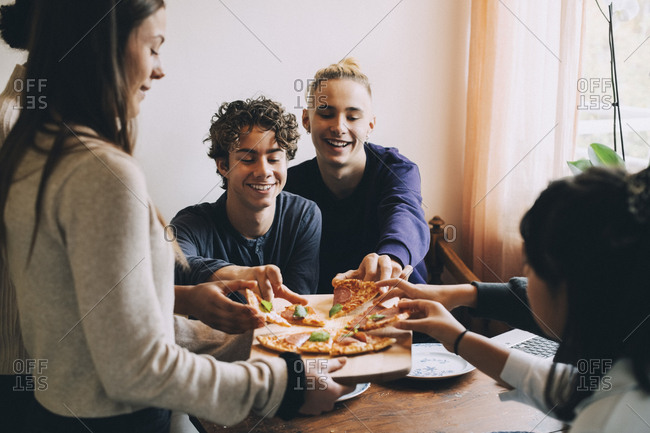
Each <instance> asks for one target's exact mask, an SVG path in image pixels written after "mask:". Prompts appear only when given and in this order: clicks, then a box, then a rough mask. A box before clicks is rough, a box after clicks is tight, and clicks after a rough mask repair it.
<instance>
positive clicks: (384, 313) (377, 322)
mask: <svg viewBox="0 0 650 433" xmlns="http://www.w3.org/2000/svg"><path fill="white" fill-rule="evenodd" d="M408 318H409V313H406V312H400V310H399V307H397V306H394V307H382V306H378V305H373V306H371V307H370V308H368V309H367V310H366V311H364V312H363V314H360V315H358V316H357V317H355V318H354V319H352V320H350V321H349V322H348V324H347V325H346V328H347V329H352V330H354V329H357V330H360V331H371V330H373V329H379V328H385V327H386V326H390V325H392V324H393V323H395V322H399V321H400V320H405V319H408Z"/></svg>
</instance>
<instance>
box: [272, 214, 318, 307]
mask: <svg viewBox="0 0 650 433" xmlns="http://www.w3.org/2000/svg"><path fill="white" fill-rule="evenodd" d="M289 229H290V227H284V228H283V230H284V231H286V230H289ZM321 229H322V217H321V212H320V209H318V206H316V204H315V203H312V202H309V206H308V207H307V209H305V211H304V212H303V215H302V218H301V220H300V225H299V227H298V233H297V235H296V239H295V245H294V248H293V251H292V253H291V257H290V258H289V261H288V262H287V266H285V268H284V269H283V270H282V279H283V281H284V284H285V285H286V286H287V287H288V288H290V289H291V290H293V291H294V292H296V293H301V294H303V295H309V294H314V293H316V291H317V289H318V270H319V265H318V257H319V250H320V237H321Z"/></svg>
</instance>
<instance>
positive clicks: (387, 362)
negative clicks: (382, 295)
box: [250, 295, 412, 385]
mask: <svg viewBox="0 0 650 433" xmlns="http://www.w3.org/2000/svg"><path fill="white" fill-rule="evenodd" d="M305 297H306V298H307V299H308V301H309V304H308V305H309V306H311V307H312V308H313V309H314V310H315V311H316V312H317V313H318V314H320V315H321V317H323V318H326V319H327V318H328V316H329V310H330V308H331V307H332V295H306V296H305ZM393 301H394V302H396V301H397V300H393ZM388 304H390V301H388ZM287 305H290V303H289V302H288V301H286V300H285V299H279V298H276V299H274V301H273V309H274V310H275V311H276V312H278V313H281V312H282V311H284V309H285V307H286V306H287ZM368 306H369V304H367V305H364V306H362V307H361V308H359V309H357V310H355V311H354V312H353V313H351V314H350V315H348V316H343V317H338V318H336V319H332V320H329V321H328V322H327V324H326V325H325V328H326V329H339V328H342V327H343V326H344V325H346V324H347V323H348V322H349V321H350V320H351V319H352V317H354V316H355V315H356V314H359V313H362V312H363V311H365V309H366V308H368ZM315 329H316V328H314V327H310V326H295V325H294V326H292V327H291V328H287V327H283V326H279V325H273V324H266V326H264V327H262V328H259V329H257V330H255V336H257V335H264V334H270V333H273V334H283V333H287V332H292V333H293V332H300V331H314V330H315ZM369 334H372V335H380V336H384V337H393V338H395V339H396V340H397V342H396V343H395V344H393V345H392V346H391V347H389V348H387V349H384V350H382V351H380V352H373V353H365V354H360V355H352V356H346V358H347V362H346V364H345V366H344V367H343V368H342V369H340V370H337V371H335V372H333V373H332V374H331V376H332V378H333V379H334V380H336V381H337V382H339V383H342V384H346V385H347V384H355V383H364V382H385V381H389V380H394V379H399V378H400V377H404V376H406V375H407V374H408V373H409V372H410V371H411V340H412V333H411V331H405V330H401V329H397V328H393V327H392V326H391V327H387V328H383V329H378V330H375V331H370V332H369ZM277 356H278V353H277V352H274V351H272V350H268V349H266V348H264V347H262V346H261V345H260V344H259V342H258V341H257V339H256V338H255V339H253V347H252V349H251V356H250V358H251V359H254V358H265V357H277ZM302 357H303V358H304V359H305V360H307V359H318V360H322V361H314V362H318V364H317V365H318V366H321V365H323V366H324V365H326V362H327V361H326V359H327V358H328V357H327V356H324V355H308V354H303V355H302ZM307 362H309V361H307Z"/></svg>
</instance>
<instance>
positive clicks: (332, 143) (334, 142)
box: [325, 139, 352, 149]
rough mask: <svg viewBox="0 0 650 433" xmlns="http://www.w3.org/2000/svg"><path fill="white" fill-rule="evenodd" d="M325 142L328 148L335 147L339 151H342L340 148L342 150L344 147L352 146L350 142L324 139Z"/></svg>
mask: <svg viewBox="0 0 650 433" xmlns="http://www.w3.org/2000/svg"><path fill="white" fill-rule="evenodd" d="M325 142H326V143H327V144H329V145H330V146H332V147H337V148H339V149H342V148H344V147H346V146H349V145H350V144H352V142H351V141H341V140H328V139H325Z"/></svg>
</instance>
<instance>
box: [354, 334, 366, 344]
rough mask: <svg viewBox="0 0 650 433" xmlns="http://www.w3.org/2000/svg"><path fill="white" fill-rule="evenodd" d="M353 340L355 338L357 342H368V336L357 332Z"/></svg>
mask: <svg viewBox="0 0 650 433" xmlns="http://www.w3.org/2000/svg"><path fill="white" fill-rule="evenodd" d="M354 338H356V339H357V340H359V341H363V342H364V343H367V342H368V336H367V335H366V334H365V333H363V332H357V333H356V334H354Z"/></svg>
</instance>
